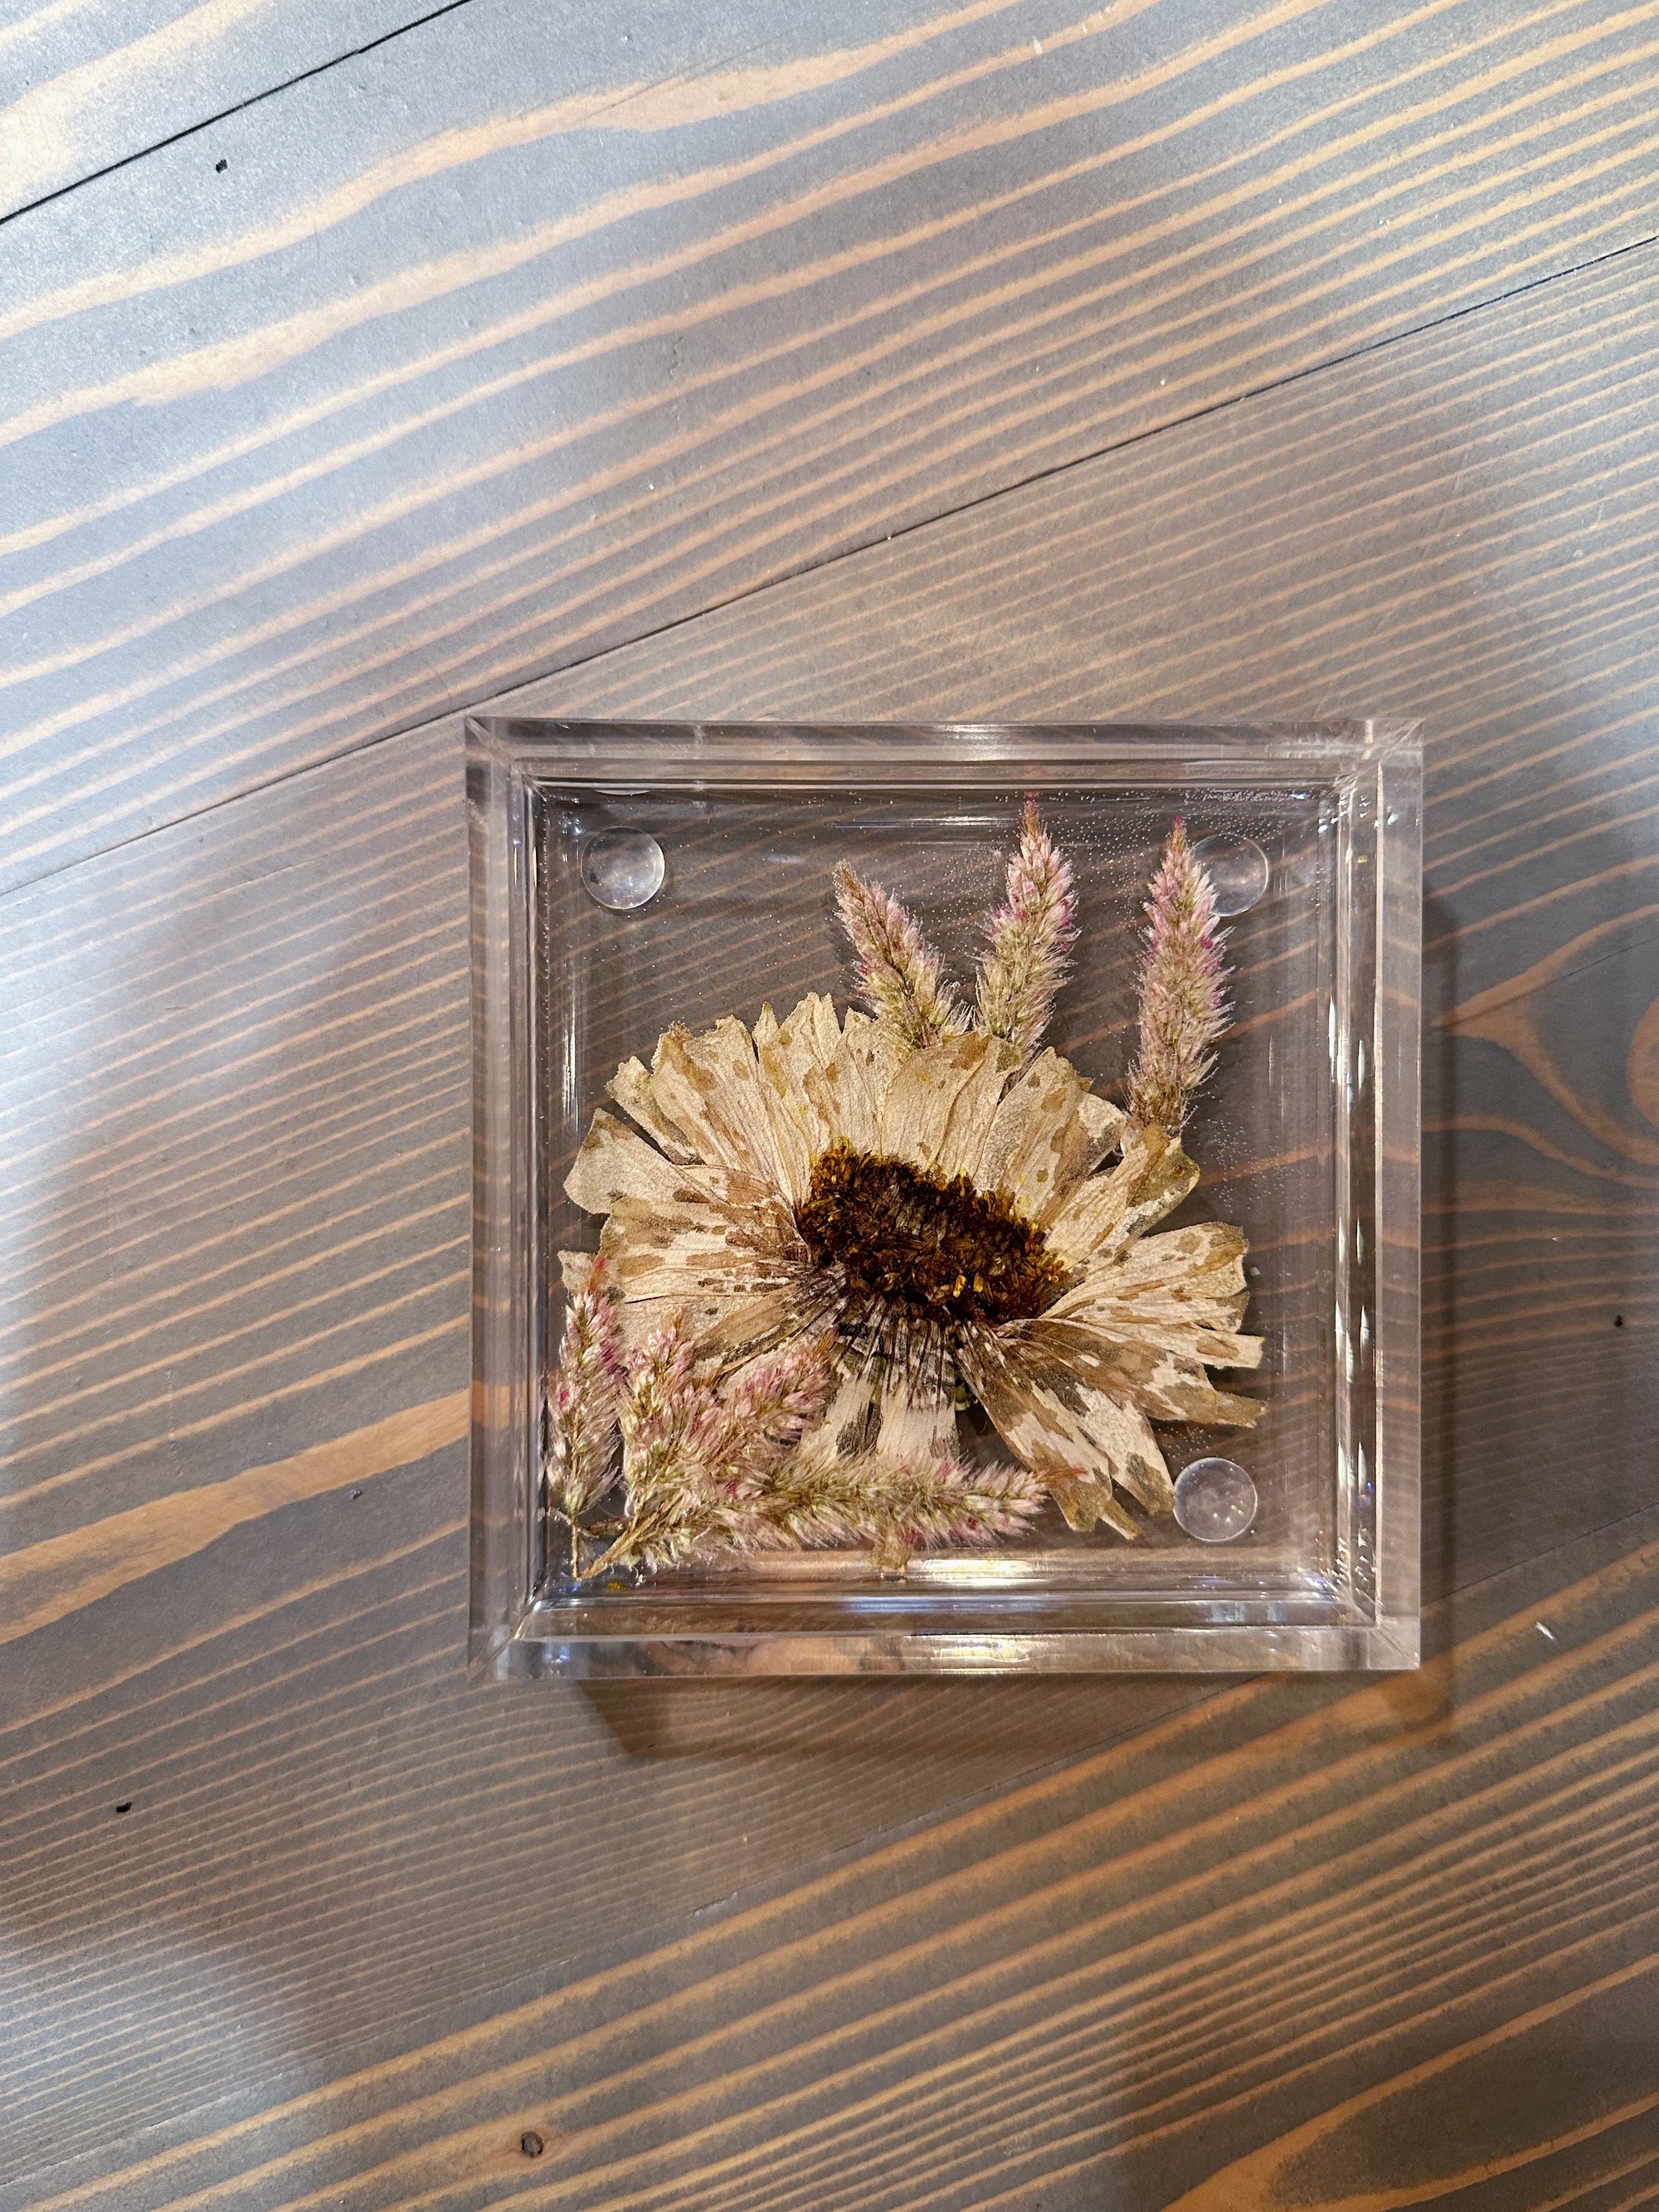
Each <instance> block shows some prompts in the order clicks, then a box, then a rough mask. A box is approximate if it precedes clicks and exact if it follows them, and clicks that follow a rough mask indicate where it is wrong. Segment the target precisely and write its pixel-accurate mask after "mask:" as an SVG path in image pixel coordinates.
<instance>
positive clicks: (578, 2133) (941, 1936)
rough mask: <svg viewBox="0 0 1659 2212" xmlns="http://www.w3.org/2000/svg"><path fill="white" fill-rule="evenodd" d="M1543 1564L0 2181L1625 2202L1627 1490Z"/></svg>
mask: <svg viewBox="0 0 1659 2212" xmlns="http://www.w3.org/2000/svg"><path fill="white" fill-rule="evenodd" d="M1552 1565H1553V1574H1552V1573H1551V1572H1550V1571H1546V1570H1545V1569H1543V1568H1541V1567H1539V1566H1536V1565H1534V1566H1533V1567H1531V1568H1528V1569H1525V1570H1520V1571H1515V1572H1513V1573H1511V1575H1510V1576H1509V1577H1502V1578H1499V1579H1498V1581H1497V1582H1496V1583H1485V1584H1482V1585H1480V1587H1479V1588H1477V1589H1475V1590H1474V1592H1473V1593H1471V1594H1470V1595H1468V1596H1467V1597H1466V1598H1464V1599H1463V1600H1462V1601H1459V1602H1458V1603H1457V1604H1456V1605H1455V1607H1449V1608H1442V1609H1441V1612H1440V1615H1439V1617H1438V1619H1437V1620H1435V1621H1433V1622H1432V1623H1431V1635H1432V1636H1433V1638H1434V1639H1435V1640H1436V1641H1438V1642H1441V1643H1442V1644H1443V1646H1444V1648H1443V1650H1442V1651H1441V1654H1440V1656H1438V1657H1437V1658H1435V1659H1434V1660H1432V1661H1431V1663H1430V1664H1429V1666H1428V1667H1427V1668H1425V1670H1424V1672H1423V1674H1421V1675H1419V1676H1417V1677H1409V1676H1407V1677H1399V1678H1396V1679H1395V1680H1389V1681H1387V1682H1382V1683H1376V1684H1372V1685H1370V1686H1364V1687H1357V1686H1350V1687H1348V1688H1346V1692H1345V1690H1344V1688H1343V1687H1342V1686H1340V1685H1336V1684H1333V1683H1329V1682H1322V1681H1321V1682H1315V1681H1294V1680H1291V1681H1286V1680H1283V1679H1279V1680H1262V1681H1256V1682H1249V1683H1243V1684H1241V1685H1239V1686H1236V1687H1234V1688H1231V1689H1229V1690H1226V1691H1225V1692H1221V1693H1220V1694H1218V1695H1217V1696H1215V1697H1214V1698H1212V1699H1209V1700H1208V1701H1206V1703H1205V1704H1204V1705H1201V1706H1200V1707H1199V1708H1198V1709H1196V1710H1194V1711H1189V1712H1187V1713H1185V1714H1182V1715H1178V1716H1175V1717H1171V1718H1170V1719H1168V1720H1166V1721H1164V1723H1161V1724H1159V1725H1158V1726H1156V1727H1154V1728H1152V1729H1148V1730H1146V1732H1145V1733H1143V1734H1142V1735H1139V1737H1137V1738H1136V1739H1135V1740H1134V1741H1132V1742H1129V1743H1127V1744H1124V1745H1121V1746H1118V1747H1113V1748H1111V1749H1109V1750H1106V1751H1104V1752H1103V1753H1100V1754H1098V1755H1097V1756H1095V1757H1093V1758H1089V1759H1079V1760H1077V1761H1075V1762H1074V1763H1073V1764H1072V1765H1069V1766H1068V1767H1067V1768H1066V1769H1065V1770H1064V1771H1060V1772H1057V1773H1055V1774H1053V1775H1051V1776H1048V1777H1047V1778H1042V1779H1040V1780H1037V1781H1034V1782H1032V1783H1030V1784H1028V1785H1026V1786H1024V1787H1023V1788H1020V1789H1015V1790H1008V1791H1006V1792H1005V1793H1004V1794H1003V1795H1001V1796H1000V1797H999V1798H997V1799H996V1800H995V1801H994V1802H987V1803H986V1804H984V1805H982V1806H980V1807H978V1808H975V1809H972V1810H970V1811H968V1812H965V1813H963V1814H959V1815H957V1816H955V1817H953V1818H951V1819H948V1820H942V1821H939V1822H936V1823H933V1824H932V1825H930V1826H927V1827H926V1828H924V1829H923V1830H921V1832H917V1833H915V1834H914V1835H910V1836H906V1837H899V1838H888V1839H872V1844H871V1845H870V1847H869V1848H868V1849H867V1850H866V1851H865V1852H864V1853H863V1854H861V1855H860V1857H858V1858H857V1859H856V1860H854V1861H853V1862H852V1863H848V1864H846V1865H842V1866H839V1867H831V1868H826V1869H819V1870H817V1871H814V1872H812V1873H810V1874H809V1873H805V1872H802V1873H799V1874H797V1875H796V1878H795V1879H794V1880H793V1881H792V1882H791V1883H790V1884H789V1886H788V1887H784V1888H781V1889H775V1890H773V1891H771V1892H769V1893H764V1894H761V1895H757V1896H754V1897H752V1898H745V1897H742V1896H738V1897H735V1898H733V1899H731V1900H730V1902H729V1903H728V1904H727V1905H726V1906H725V1907H724V1908H723V1909H722V1911H720V1912H719V1913H717V1914H715V1915H714V1916H712V1917H709V1916H704V1915H697V1916H694V1917H689V1918H687V1919H686V1920H684V1922H682V1923H680V1924H679V1925H678V1927H677V1928H675V1929H673V1930H672V1932H671V1933H666V1934H664V1935H661V1936H657V1937H656V1938H654V1939H653V1940H651V1941H648V1942H645V1943H643V1944H639V1945H629V1946H626V1947H622V1948H618V1949H617V1951H615V1952H614V1953H613V1954H612V1955H611V1957H610V1958H609V1959H608V1960H605V1961H604V1962H603V1964H599V1963H595V1965H594V1966H592V1968H591V1969H590V1971H588V1972H585V1973H584V1972H578V1973H574V1974H573V1973H571V1972H568V1971H563V1972H561V1971H558V1970H551V1971H550V1970H549V1969H548V1968H547V1967H544V1966H536V1965H533V1964H532V1962H531V1961H529V1960H526V1966H527V1967H528V1968H529V1971H528V1972H526V1977H525V1978H524V1981H523V1983H522V1984H520V1986H519V1987H518V1988H517V1989H515V1990H512V1991H510V1992H503V1993H502V1995H501V1998H500V2000H499V2001H498V2002H497V2003H496V2004H495V2006H494V2007H493V2008H491V2010H490V2011H489V2013H488V2014H487V2015H484V2016H482V2017H481V2016H479V2015H477V2013H476V2012H474V2011H471V2009H470V2008H451V2010H450V2012H449V2014H448V2016H447V2018H445V2019H442V2020H441V2021H434V2022H433V2023H432V2024H431V2026H430V2027H429V2028H428V2033H426V2034H425V2035H424V2036H422V2037H420V2038H418V2039H410V2040H408V2041H406V2042H404V2044H403V2045H401V2046H400V2047H398V2048H396V2049H393V2050H391V2051H386V2052H384V2053H383V2054H380V2053H377V2054H374V2055H368V2054H365V2053H362V2052H361V2051H360V2052H358V2053H356V2054H354V2057H353V2058H352V2059H350V2060H348V2061H346V2063H344V2065H343V2066H342V2067H341V2068H340V2069H338V2070H337V2071H334V2072H331V2073H328V2074H325V2075H324V2077H323V2078H322V2079H321V2080H319V2081H307V2080H305V2079H304V2078H303V2077H300V2078H296V2079H293V2080H290V2081H278V2082H276V2083H270V2084H258V2083H255V2082H253V2081H249V2082H247V2083H246V2085H245V2087H244V2089H243V2091H242V2093H241V2094H240V2096H239V2097H238V2099H237V2100H234V2104H229V2105H226V2106H220V2107H218V2108H216V2109H213V2110H210V2111H205V2112H201V2113H199V2114H197V2115H195V2116H193V2117H192V2118H189V2119H188V2120H182V2121H181V2122H180V2124H179V2125H178V2126H177V2127H176V2128H174V2129H172V2130H168V2131H167V2135H166V2136H165V2137H164V2138H161V2139H157V2140H155V2141H153V2142H135V2143H133V2144H132V2145H131V2146H124V2147H123V2148H121V2149H120V2150H119V2151H118V2152H117V2153H116V2154H113V2155H112V2156H111V2155H106V2156H103V2157H101V2158H98V2159H95V2160H94V2159H92V2158H84V2159H80V2160H76V2159H70V2160H65V2161H64V2162H62V2163H60V2164H59V2165H58V2166H56V2167H54V2168H53V2169H52V2171H50V2172H45V2173H42V2174H40V2176H38V2177H36V2178H35V2179H33V2180H31V2181H29V2182H27V2183H25V2184H24V2185H21V2187H16V2188H14V2189H12V2190H9V2191H0V2206H3V2207H4V2208H5V2212H25V2208H27V2212H116V2208H119V2212H185V2208H189V2209H190V2212H242V2209H243V2208H250V2212H251V2208H254V2207H258V2208H259V2212H277V2208H295V2212H297V2208H300V2207H307V2208H309V2207H313V2206H318V2205H321V2204H327V2205H329V2206H330V2207H331V2208H336V2212H380V2208H392V2207H399V2208H404V2207H410V2208H412V2207H419V2208H421V2212H472V2208H475V2207H479V2206H483V2205H487V2204H491V2203H499V2202H511V2203H514V2204H520V2205H525V2206H533V2207H537V2208H544V2212H647V2208H649V2212H956V2209H957V2208H963V2212H966V2208H969V2207H973V2208H975V2212H981V2208H983V2209H984V2212H989V2208H1014V2207H1018V2208H1022V2212H1028V2209H1029V2208H1035V2207H1037V2206H1042V2208H1044V2212H1085V2208H1090V2212H1093V2208H1097V2207H1099V2206H1100V2205H1102V2204H1103V2203H1109V2204H1110V2205H1111V2206H1112V2207H1113V2208H1114V2212H1158V2208H1161V2207H1168V2206H1173V2205H1176V2204H1179V2205H1180V2206H1182V2208H1184V2212H1285V2208H1287V2207H1305V2208H1308V2212H1314V2208H1324V2212H1337V2208H1341V2207H1355V2206H1364V2207H1365V2208H1366V2212H1396V2208H1397V2209H1398V2212H1404V2208H1406V2207H1408V2206H1419V2205H1424V2204H1445V2205H1449V2206H1455V2208H1456V2212H1523V2208H1526V2212H1545V2208H1562V2207H1565V2206H1568V2205H1571V2206H1574V2207H1579V2208H1582V2212H1613V2207H1615V2206H1624V2207H1633V2206H1636V2205H1639V2204H1643V2203H1650V2202H1651V2201H1652V2200H1653V2197H1654V2196H1655V2195H1656V2193H1659V2082H1656V2077H1655V2074H1654V2069H1653V2063H1652V2060H1653V2026H1654V2018H1655V2006H1656V2002H1659V1941H1656V1939H1659V1891H1656V1885H1655V1870H1654V1866H1653V1860H1652V1853H1651V1850H1650V1838H1651V1834H1652V1827H1653V1822H1654V1820H1655V1817H1656V1814H1659V1717H1656V1711H1655V1701H1654V1694H1653V1693H1654V1679H1655V1666H1656V1661H1655V1650H1656V1644H1655V1628H1656V1624H1659V1515H1656V1514H1655V1513H1651V1512H1650V1513H1649V1514H1647V1515H1646V1516H1643V1519H1642V1520H1641V1522H1639V1523H1638V1524H1637V1525H1634V1526H1628V1527H1626V1528H1620V1529H1619V1530H1616V1531H1609V1532H1607V1534H1604V1535H1603V1536H1602V1537H1601V1538H1600V1539H1599V1540H1589V1541H1586V1542H1584V1543H1583V1544H1582V1545H1581V1546H1579V1547H1577V1548H1576V1549H1575V1550H1573V1551H1571V1552H1569V1553H1566V1554H1565V1555H1559V1556H1558V1558H1557V1559H1556V1560H1555V1561H1554V1562H1553V1563H1552ZM861 1691H862V1686H858V1685H842V1686H839V1701H840V1705H841V1709H842V1717H843V1719H844V1720H846V1721H847V1722H848V1724H849V1725H851V1726H853V1727H854V1728H855V1727H856V1726H857V1722H856V1721H855V1720H854V1719H853V1718H852V1712H853V1709H854V1708H856V1707H857V1706H858V1705H860V1703H862V1702H863V1699H862V1694H861ZM1074 1694H1076V1692H1075V1691H1074ZM883 1718H884V1716H880V1715H877V1716H874V1717H872V1725H874V1726H879V1725H881V1722H882V1719H883ZM800 1753H801V1762H802V1765H803V1767H804V1768H805V1769H806V1770H808V1771H810V1770H811V1768H812V1767H813V1766H814V1765H817V1764H819V1763H820V1762H821V1761H823V1760H824V1759H826V1758H827V1759H829V1760H831V1761H833V1759H834V1758H835V1756H836V1754H835V1753H834V1751H833V1750H831V1749H830V1748H829V1747H828V1746H826V1745H823V1744H821V1743H813V1742H811V1741H803V1743H802V1745H801V1747H800ZM596 1810H597V1808H596ZM583 1871H584V1870H583V1869H581V1868H580V1867H575V1866H573V1868H572V1869H571V1870H570V1881H569V1891H568V1893H569V1895H570V1898H571V1901H572V1909H573V1911H574V1914H576V1915H577V1916H578V1917H580V1912H581V1911H582V1905H583V1900H584V1899H585V1895H586V1890H585V1884H584V1879H583ZM526 2145H527V2146H528V2148H527V2149H526Z"/></svg>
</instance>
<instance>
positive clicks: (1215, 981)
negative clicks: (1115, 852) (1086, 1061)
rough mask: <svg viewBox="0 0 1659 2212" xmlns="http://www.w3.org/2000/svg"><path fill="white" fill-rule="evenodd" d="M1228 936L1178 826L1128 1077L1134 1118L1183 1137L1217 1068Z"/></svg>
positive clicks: (1167, 853) (1158, 901)
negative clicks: (1198, 1095)
mask: <svg viewBox="0 0 1659 2212" xmlns="http://www.w3.org/2000/svg"><path fill="white" fill-rule="evenodd" d="M1224 943H1225V932H1224V931H1223V930H1222V929H1221V927H1219V925H1218V921H1217V919H1216V910H1215V894H1214V892H1213V891H1212V890H1211V887H1210V879H1209V878H1208V877H1207V876H1206V874H1205V872H1204V870H1203V869H1202V867H1201V866H1200V865H1199V863H1198V862H1197V861H1196V860H1194V858H1193V854H1192V848H1191V847H1190V846H1189V845H1188V842H1187V829H1186V824H1185V823H1182V822H1179V821H1178V822H1177V823H1176V825H1175V827H1174V829H1171V830H1170V841H1169V843H1168V844H1167V845H1166V846H1165V847H1164V863H1163V866H1161V867H1160V868H1159V870H1158V874H1157V876H1156V877H1155V878H1153V882H1152V896H1151V897H1150V898H1149V899H1148V900H1147V902H1146V953H1145V955H1144V957H1143V958H1142V961H1141V967H1140V985H1139V999H1140V1049H1139V1054H1137V1056H1136V1060H1135V1064H1134V1066H1133V1069H1132V1070H1131V1071H1130V1074H1129V1120H1130V1122H1131V1125H1132V1127H1134V1128H1139V1129H1145V1128H1152V1127H1158V1128H1160V1129H1162V1130H1164V1133H1166V1134H1167V1135H1169V1136H1171V1137H1178V1136H1179V1135H1180V1134H1181V1132H1182V1128H1183V1127H1184V1126H1185V1124H1186V1120H1187V1116H1188V1113H1189V1112H1190V1111H1191V1109H1192V1102H1193V1094H1194V1091H1196V1090H1197V1089H1198V1086H1199V1085H1200V1083H1202V1082H1203V1080H1204V1079H1205V1078H1206V1076H1207V1075H1208V1074H1209V1073H1210V1071H1211V1070H1212V1068H1213V1067H1214V1066H1215V1053H1214V1050H1213V1047H1214V1045H1215V1042H1216V1039H1217V1038H1218V1036H1221V1035H1222V1034H1223V1032H1224V1031H1225V1029H1226V1026H1227V1018H1228V1007H1227V1002H1226V997H1225V990H1224V984H1225V978H1226V973H1227V968H1226V963H1225V960H1224V958H1223V957H1222V946H1223V945H1224Z"/></svg>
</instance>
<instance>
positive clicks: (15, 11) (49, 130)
mask: <svg viewBox="0 0 1659 2212" xmlns="http://www.w3.org/2000/svg"><path fill="white" fill-rule="evenodd" d="M438 5H441V0H425V4H424V5H422V0H194V4H192V0H164V4H162V5H157V4H156V0H7V4H6V5H5V6H4V7H3V8H0V221H3V220H4V219H5V218H6V217H7V216H9V215H14V214H15V213H16V212H17V210H19V209H21V208H26V207H28V206H31V205H32V204H34V203H35V202H36V201H39V200H42V199H45V198H46V197H47V196H48V195H49V194H51V193H53V192H61V191H64V190H65V189H66V188H67V187H68V186H70V185H75V184H77V183H79V182H80V181H81V180H82V179H84V178H87V177H90V176H93V175H95V174H96V173H99V172H100V171H101V170H104V169H107V168H110V167H113V165H114V164H115V163H117V162H118V161H131V158H132V157H133V155H136V154H142V153H143V151H144V149H146V148H147V147H150V146H155V145H158V144H159V143H161V141H162V140H163V139H165V138H170V137H173V136H174V135H175V134H176V133H178V132H179V131H189V130H191V129H192V128H193V127H195V126H196V125H198V124H201V123H203V122H204V121H205V120H206V119H207V118H209V117H210V116H215V115H222V114H223V113H224V112H226V111H227V110H228V109H230V108H233V107H237V106H240V105H241V103H242V102H243V101H245V100H255V99H257V98H258V96H259V94H261V93H264V92H269V91H270V89H271V88H273V87H274V86H276V85H280V84H284V83H286V82H288V81H289V79H290V78H291V77H295V76H300V75H301V74H302V72H304V71H306V70H314V69H319V68H322V67H325V65H326V64H328V63H330V62H334V61H337V60H339V59H340V58H341V57H342V56H343V55H346V54H349V53H352V52H355V51H356V50H357V49H359V48H361V47H362V46H366V45H368V42H369V41H370V40H374V39H382V38H385V37H386V36H387V35H388V34H389V33H392V32H395V31H399V30H402V29H403V28H404V27H406V26H407V25H408V24H410V23H411V22H413V21H416V20H417V19H418V18H420V17H422V16H426V15H432V14H433V13H435V9H436V7H437V6H438Z"/></svg>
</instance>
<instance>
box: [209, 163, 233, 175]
mask: <svg viewBox="0 0 1659 2212" xmlns="http://www.w3.org/2000/svg"><path fill="white" fill-rule="evenodd" d="M228 167H230V164H229V162H228V161H216V162H215V163H214V165H213V173H214V175H215V176H216V177H222V176H223V174H224V173H225V171H226V170H227V169H228Z"/></svg>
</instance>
